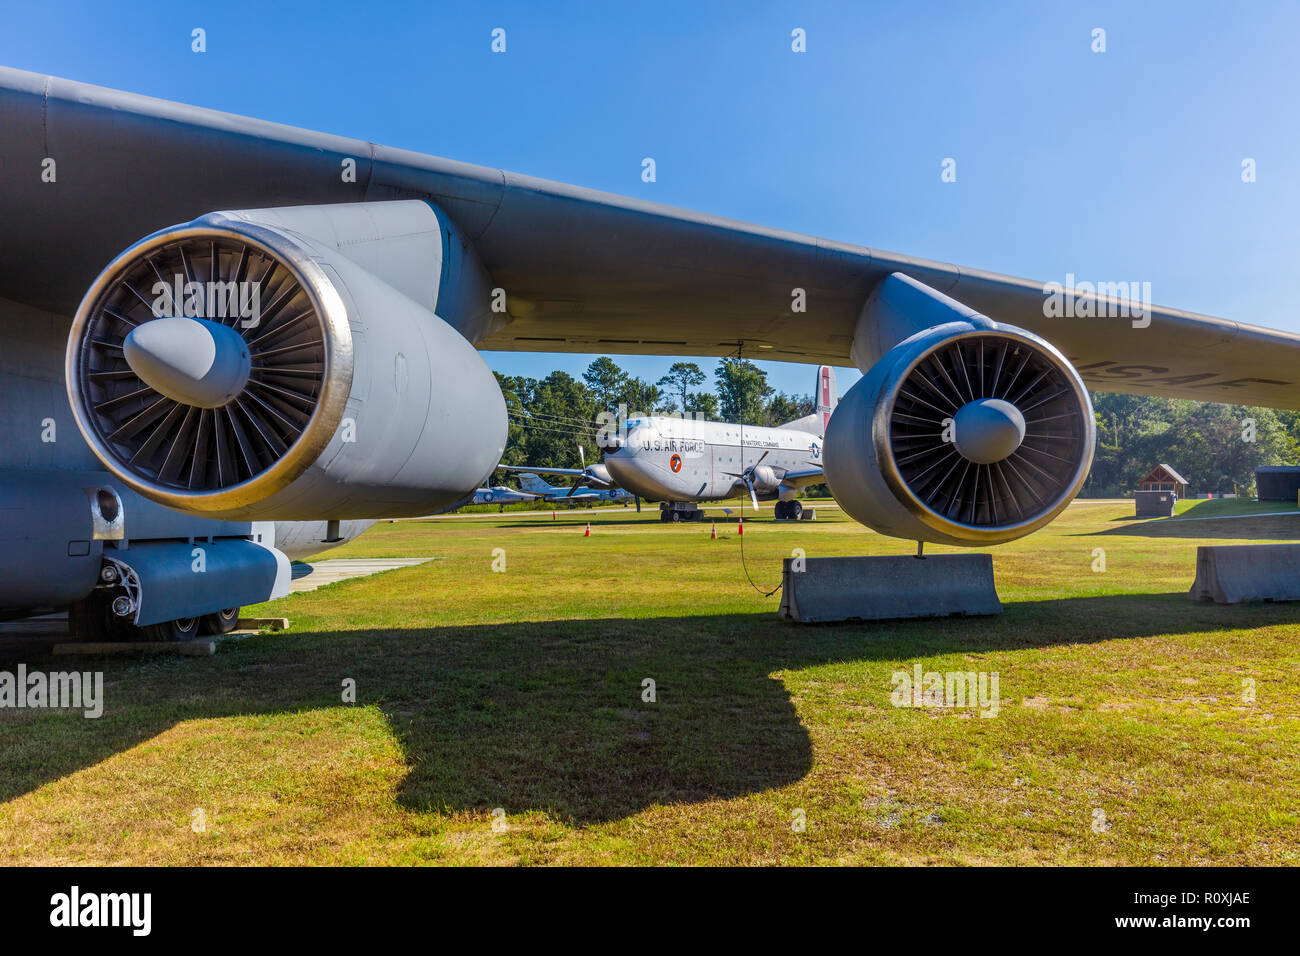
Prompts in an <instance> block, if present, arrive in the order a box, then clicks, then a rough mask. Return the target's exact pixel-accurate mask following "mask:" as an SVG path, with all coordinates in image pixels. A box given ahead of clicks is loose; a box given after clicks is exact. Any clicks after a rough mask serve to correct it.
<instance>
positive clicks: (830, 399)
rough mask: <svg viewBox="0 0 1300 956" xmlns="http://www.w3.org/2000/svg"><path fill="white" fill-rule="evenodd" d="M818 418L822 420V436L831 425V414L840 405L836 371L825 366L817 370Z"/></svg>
mask: <svg viewBox="0 0 1300 956" xmlns="http://www.w3.org/2000/svg"><path fill="white" fill-rule="evenodd" d="M814 394H815V395H816V396H817V417H818V418H819V419H821V428H822V434H823V435H824V434H826V427H827V426H828V425H830V423H831V412H833V411H835V406H836V405H837V404H839V400H840V398H839V395H837V394H836V392H835V369H833V368H831V367H830V366H829V365H823V366H821V367H820V368H818V369H817V391H816V392H815V393H814Z"/></svg>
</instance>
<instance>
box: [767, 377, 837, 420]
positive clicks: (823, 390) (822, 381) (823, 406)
mask: <svg viewBox="0 0 1300 956" xmlns="http://www.w3.org/2000/svg"><path fill="white" fill-rule="evenodd" d="M839 400H840V399H839V396H838V395H837V394H836V392H835V369H833V368H831V367H830V366H829V365H822V366H820V367H819V368H818V369H817V385H816V388H815V389H814V391H813V403H814V407H815V409H816V410H815V411H814V412H813V413H812V414H811V415H805V416H804V417H803V418H796V419H795V420H794V421H792V422H786V423H785V424H784V425H782V426H780V427H781V428H791V429H794V430H796V431H801V432H808V433H809V434H811V435H825V434H826V426H827V425H828V424H829V423H830V420H831V412H833V411H835V406H836V405H837V404H838V403H839Z"/></svg>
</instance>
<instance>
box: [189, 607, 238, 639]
mask: <svg viewBox="0 0 1300 956" xmlns="http://www.w3.org/2000/svg"><path fill="white" fill-rule="evenodd" d="M238 623H239V608H237V607H228V608H226V609H225V610H224V611H217V612H215V613H213V614H205V615H203V616H202V617H201V618H199V633H200V634H208V635H215V634H229V633H230V632H231V631H233V630H234V629H235V625H236V624H238Z"/></svg>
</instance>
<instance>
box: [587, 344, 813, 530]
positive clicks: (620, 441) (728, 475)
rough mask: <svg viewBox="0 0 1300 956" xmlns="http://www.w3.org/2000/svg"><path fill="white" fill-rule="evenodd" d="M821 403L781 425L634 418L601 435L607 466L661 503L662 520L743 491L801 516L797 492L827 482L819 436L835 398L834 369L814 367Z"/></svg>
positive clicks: (623, 483) (782, 514) (687, 515)
mask: <svg viewBox="0 0 1300 956" xmlns="http://www.w3.org/2000/svg"><path fill="white" fill-rule="evenodd" d="M816 395H817V406H816V411H814V412H813V413H812V414H811V415H805V416H804V417H803V418H799V419H796V420H794V421H792V422H787V423H786V424H784V425H781V426H779V427H777V428H763V427H760V426H757V425H737V424H731V423H728V422H705V421H697V420H694V419H690V418H677V417H672V416H648V417H641V418H635V419H632V420H630V421H628V422H627V423H626V424H625V425H623V426H622V427H621V428H620V429H619V430H618V432H617V433H612V434H604V433H602V435H601V437H600V439H599V443H600V446H601V450H602V451H604V452H605V467H606V468H607V469H609V474H610V476H611V477H612V478H613V479H614V480H615V481H616V482H617V483H618V484H619V486H620V487H622V488H626V489H627V490H628V491H631V492H633V493H634V494H637V495H639V496H640V497H642V498H645V499H647V500H649V501H658V502H661V504H660V517H661V518H662V520H664V521H682V520H686V521H691V520H698V519H699V518H700V517H702V514H701V511H700V508H699V506H698V505H699V503H700V502H705V501H721V500H723V499H726V498H731V497H733V496H734V495H735V494H736V493H737V492H738V491H747V492H749V497H750V500H751V501H752V502H753V503H754V507H755V509H757V508H758V507H759V504H758V503H759V501H760V500H763V501H771V500H775V501H776V506H775V516H776V517H777V518H783V519H785V518H800V517H802V515H803V505H801V504H800V503H799V502H798V501H797V500H796V496H797V495H798V494H799V492H800V491H801V490H802V489H803V488H805V487H807V486H808V485H815V484H820V483H821V482H823V481H825V480H826V476H825V474H824V473H823V472H822V441H823V438H824V437H825V434H826V426H827V425H828V424H829V423H830V418H831V412H832V411H833V410H834V408H835V404H836V401H837V397H836V393H835V370H834V369H833V368H831V367H830V366H829V365H823V366H821V367H820V368H818V369H817V387H816Z"/></svg>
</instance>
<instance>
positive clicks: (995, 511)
mask: <svg viewBox="0 0 1300 956" xmlns="http://www.w3.org/2000/svg"><path fill="white" fill-rule="evenodd" d="M1094 433H1095V428H1094V422H1093V413H1092V403H1091V402H1090V401H1089V398H1088V391H1087V389H1086V388H1085V387H1084V384H1083V381H1082V379H1080V377H1079V375H1078V373H1077V372H1076V371H1075V370H1074V368H1073V366H1071V365H1070V363H1069V362H1068V361H1067V360H1066V359H1065V357H1064V356H1063V355H1061V353H1060V352H1058V351H1057V350H1056V349H1055V348H1053V347H1052V346H1051V345H1050V344H1048V343H1047V342H1045V341H1043V340H1042V339H1041V338H1039V337H1038V336H1035V335H1033V334H1031V333H1029V332H1026V331H1024V330H1022V329H1017V328H1014V327H1011V326H1007V325H1000V324H995V323H992V322H989V321H988V320H987V319H984V318H983V317H979V321H978V322H962V321H956V322H950V323H945V324H942V325H939V326H936V327H933V328H929V329H926V330H924V331H922V332H918V333H916V334H915V335H912V336H911V337H910V338H907V339H906V340H904V341H903V342H901V343H900V344H898V345H897V346H895V347H894V348H893V349H891V350H890V351H888V352H887V353H885V355H884V356H883V357H882V358H881V359H880V360H879V361H878V362H877V363H876V364H875V365H873V366H872V367H871V368H870V369H869V370H868V371H867V374H866V375H864V376H863V377H862V379H860V380H859V381H858V383H857V384H856V385H854V386H853V388H852V389H850V390H849V392H848V394H847V395H846V396H845V397H844V398H843V399H841V400H840V403H839V406H838V407H837V408H836V409H835V413H834V414H833V415H832V416H831V420H830V424H829V426H828V427H827V429H826V438H825V443H824V446H823V461H824V465H825V472H826V480H827V483H828V484H829V485H830V488H831V491H832V493H833V494H834V495H835V499H836V501H837V502H839V504H840V506H841V507H842V508H843V509H844V510H845V511H846V512H848V514H849V515H851V516H852V517H853V518H855V519H857V520H858V521H860V522H861V523H863V524H865V525H868V526H869V527H871V528H874V529H875V530H877V531H879V532H881V533H882V534H887V535H892V536H894V537H899V538H907V539H911V540H916V541H930V542H937V543H944V544H958V545H967V546H983V545H992V544H1000V543H1002V542H1005V541H1011V540H1014V539H1015V538H1019V537H1022V536H1023V535H1026V534H1029V533H1031V532H1033V531H1036V530H1037V529H1039V528H1041V527H1042V526H1043V525H1045V524H1047V523H1048V522H1049V521H1051V520H1052V519H1053V518H1055V517H1056V516H1057V515H1058V514H1059V513H1060V512H1061V511H1062V510H1063V509H1064V508H1065V506H1066V505H1068V504H1069V503H1070V501H1071V500H1072V499H1073V498H1074V496H1075V495H1076V494H1077V493H1078V491H1079V488H1080V486H1081V485H1082V484H1083V482H1084V479H1085V478H1087V475H1088V469H1089V468H1090V467H1091V464H1092V453H1093V445H1094V441H1095V434H1094Z"/></svg>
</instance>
